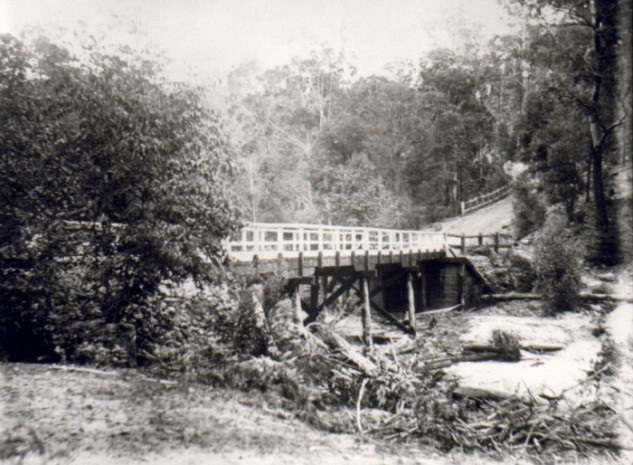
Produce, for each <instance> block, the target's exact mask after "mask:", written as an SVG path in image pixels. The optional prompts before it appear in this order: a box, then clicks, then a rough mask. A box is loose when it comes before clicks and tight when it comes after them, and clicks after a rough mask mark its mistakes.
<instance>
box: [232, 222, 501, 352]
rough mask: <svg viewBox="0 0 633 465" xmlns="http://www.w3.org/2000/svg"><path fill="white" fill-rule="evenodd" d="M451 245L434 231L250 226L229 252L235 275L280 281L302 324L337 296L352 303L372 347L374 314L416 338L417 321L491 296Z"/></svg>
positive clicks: (234, 240)
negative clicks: (419, 316) (351, 299)
mask: <svg viewBox="0 0 633 465" xmlns="http://www.w3.org/2000/svg"><path fill="white" fill-rule="evenodd" d="M448 240H449V237H447V236H446V235H445V234H444V233H443V232H441V231H432V230H428V231H411V230H393V229H380V228H365V227H345V226H325V225H308V224H270V223H250V224H248V225H247V226H246V227H244V228H243V229H242V230H241V232H240V233H239V235H238V236H237V237H235V238H234V239H233V240H231V241H230V243H229V244H228V250H229V255H230V258H231V260H232V262H233V268H234V269H235V270H236V271H238V272H241V273H250V274H253V273H254V274H262V273H277V274H280V275H283V276H284V277H285V278H286V280H287V284H288V286H287V290H288V292H289V293H290V294H292V295H294V300H295V307H296V314H297V315H305V314H307V317H305V318H303V317H302V320H303V323H304V324H308V323H310V322H313V321H315V320H316V319H317V317H318V315H319V313H320V312H321V311H322V310H323V309H324V308H326V307H328V306H331V305H332V304H334V303H335V302H336V301H337V300H338V299H340V298H341V297H342V296H344V295H348V296H349V295H352V296H354V297H355V298H357V299H358V301H357V304H358V305H360V306H361V310H362V316H363V336H364V339H365V341H366V343H368V344H371V313H372V311H373V312H374V314H377V315H378V316H379V317H381V318H382V319H383V320H386V321H387V322H389V323H391V324H393V325H394V326H396V327H397V328H399V329H400V330H402V331H404V332H406V333H408V334H413V335H414V334H415V332H416V313H418V312H425V311H429V310H434V309H440V308H447V307H451V306H457V305H468V304H469V303H470V302H472V301H474V300H475V299H476V298H477V297H478V296H479V295H480V294H481V293H486V292H490V291H491V289H490V286H488V284H487V283H486V281H485V279H484V278H483V277H482V276H481V275H480V274H479V273H478V272H477V270H476V269H475V268H474V266H473V265H472V264H471V263H470V261H469V260H468V259H466V258H465V257H461V256H458V255H457V254H456V253H455V252H454V251H453V250H452V249H451V245H450V244H449V242H448ZM482 241H483V237H481V236H480V237H479V242H480V243H482ZM496 243H497V244H498V237H497V238H496ZM460 244H461V245H463V244H464V239H461V241H460ZM303 312H305V313H303Z"/></svg>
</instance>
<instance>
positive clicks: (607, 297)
mask: <svg viewBox="0 0 633 465" xmlns="http://www.w3.org/2000/svg"><path fill="white" fill-rule="evenodd" d="M579 297H580V299H581V300H584V301H586V302H609V301H611V302H629V303H633V296H626V295H612V294H595V293H593V292H581V293H580V294H579ZM542 298H543V295H542V294H537V293H535V292H507V293H505V294H483V295H482V296H481V300H483V301H493V302H505V301H510V300H541V299H542Z"/></svg>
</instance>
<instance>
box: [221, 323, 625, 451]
mask: <svg viewBox="0 0 633 465" xmlns="http://www.w3.org/2000/svg"><path fill="white" fill-rule="evenodd" d="M301 337H302V338H303V339H304V341H303V343H301V344H295V345H294V351H293V352H292V353H286V354H285V355H284V356H283V357H282V359H281V360H279V361H273V360H271V359H254V360H257V362H253V361H250V362H248V365H247V364H242V370H244V369H246V368H247V366H248V367H249V368H248V370H253V367H254V366H257V367H258V368H257V369H256V370H255V371H256V372H254V373H251V375H253V376H256V377H257V378H258V379H260V380H265V383H264V384H265V387H264V384H262V385H261V386H260V387H261V388H262V389H264V388H265V389H266V390H271V389H272V390H276V391H277V392H278V393H280V394H282V396H283V397H284V398H285V399H286V400H289V401H291V405H292V408H293V409H294V410H295V412H296V413H297V415H298V416H300V417H303V418H304V419H307V420H308V421H310V422H312V423H313V424H315V426H318V427H320V428H323V429H327V430H330V431H336V432H348V433H350V432H356V433H361V434H369V435H374V436H377V437H382V438H384V439H387V440H394V441H399V440H416V441H418V442H422V443H427V444H429V445H432V446H434V447H437V448H438V449H441V450H451V449H460V450H466V451H472V450H481V451H499V452H502V451H505V452H507V451H511V450H517V449H522V450H525V451H527V452H528V453H537V454H541V453H544V452H545V453H561V452H564V451H576V452H578V453H579V454H580V455H586V454H588V453H591V452H595V451H596V450H598V449H599V450H601V451H604V452H606V453H609V454H617V452H618V450H619V449H620V445H619V444H618V443H617V434H616V432H615V428H614V425H613V424H614V421H613V420H614V412H613V410H612V409H610V408H609V407H608V406H607V405H606V404H605V403H602V402H600V401H594V402H590V403H585V404H582V405H578V406H575V407H569V406H567V405H564V402H563V401H562V400H560V399H550V401H549V402H545V403H543V400H540V401H537V400H536V399H532V400H531V401H525V400H520V399H517V398H506V399H498V398H495V399H490V398H486V396H485V395H484V393H479V394H480V395H479V394H478V393H469V394H468V395H465V394H464V393H463V392H462V391H460V390H459V389H458V386H457V383H456V382H455V380H453V379H450V378H449V377H448V376H447V375H445V373H444V372H443V371H442V370H441V369H430V368H429V365H427V364H425V363H423V361H422V363H421V362H420V360H418V357H417V356H416V355H415V354H411V353H410V352H409V353H407V354H399V353H398V351H397V349H394V348H393V347H392V348H391V349H389V348H384V347H383V348H380V347H377V348H376V350H375V351H373V352H367V351H364V350H363V348H362V347H361V346H354V345H352V344H350V343H349V342H347V341H346V340H345V339H344V338H343V337H341V336H340V335H338V334H337V333H336V332H335V331H334V329H333V328H332V327H330V326H328V325H326V324H324V323H316V324H314V325H312V326H311V327H309V328H308V330H307V331H304V332H303V335H302V336H301ZM264 360H267V362H264ZM253 363H255V365H254V364H253ZM232 373H233V375H232V376H242V377H243V376H245V375H246V372H245V371H242V374H241V375H239V373H240V370H237V371H235V370H233V371H232ZM247 377H249V378H250V377H251V376H250V375H249V376H247Z"/></svg>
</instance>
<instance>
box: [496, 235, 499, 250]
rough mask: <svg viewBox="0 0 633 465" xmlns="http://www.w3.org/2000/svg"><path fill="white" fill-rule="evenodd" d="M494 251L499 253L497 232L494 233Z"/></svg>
mask: <svg viewBox="0 0 633 465" xmlns="http://www.w3.org/2000/svg"><path fill="white" fill-rule="evenodd" d="M495 252H496V253H499V233H495Z"/></svg>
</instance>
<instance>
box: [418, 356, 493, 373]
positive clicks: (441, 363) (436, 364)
mask: <svg viewBox="0 0 633 465" xmlns="http://www.w3.org/2000/svg"><path fill="white" fill-rule="evenodd" d="M490 360H499V353H498V352H481V353H476V354H463V355H455V356H453V357H440V358H436V359H432V360H425V361H424V367H425V368H426V369H428V370H439V369H441V368H446V367H449V366H451V365H453V364H454V363H460V362H486V361H490Z"/></svg>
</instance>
